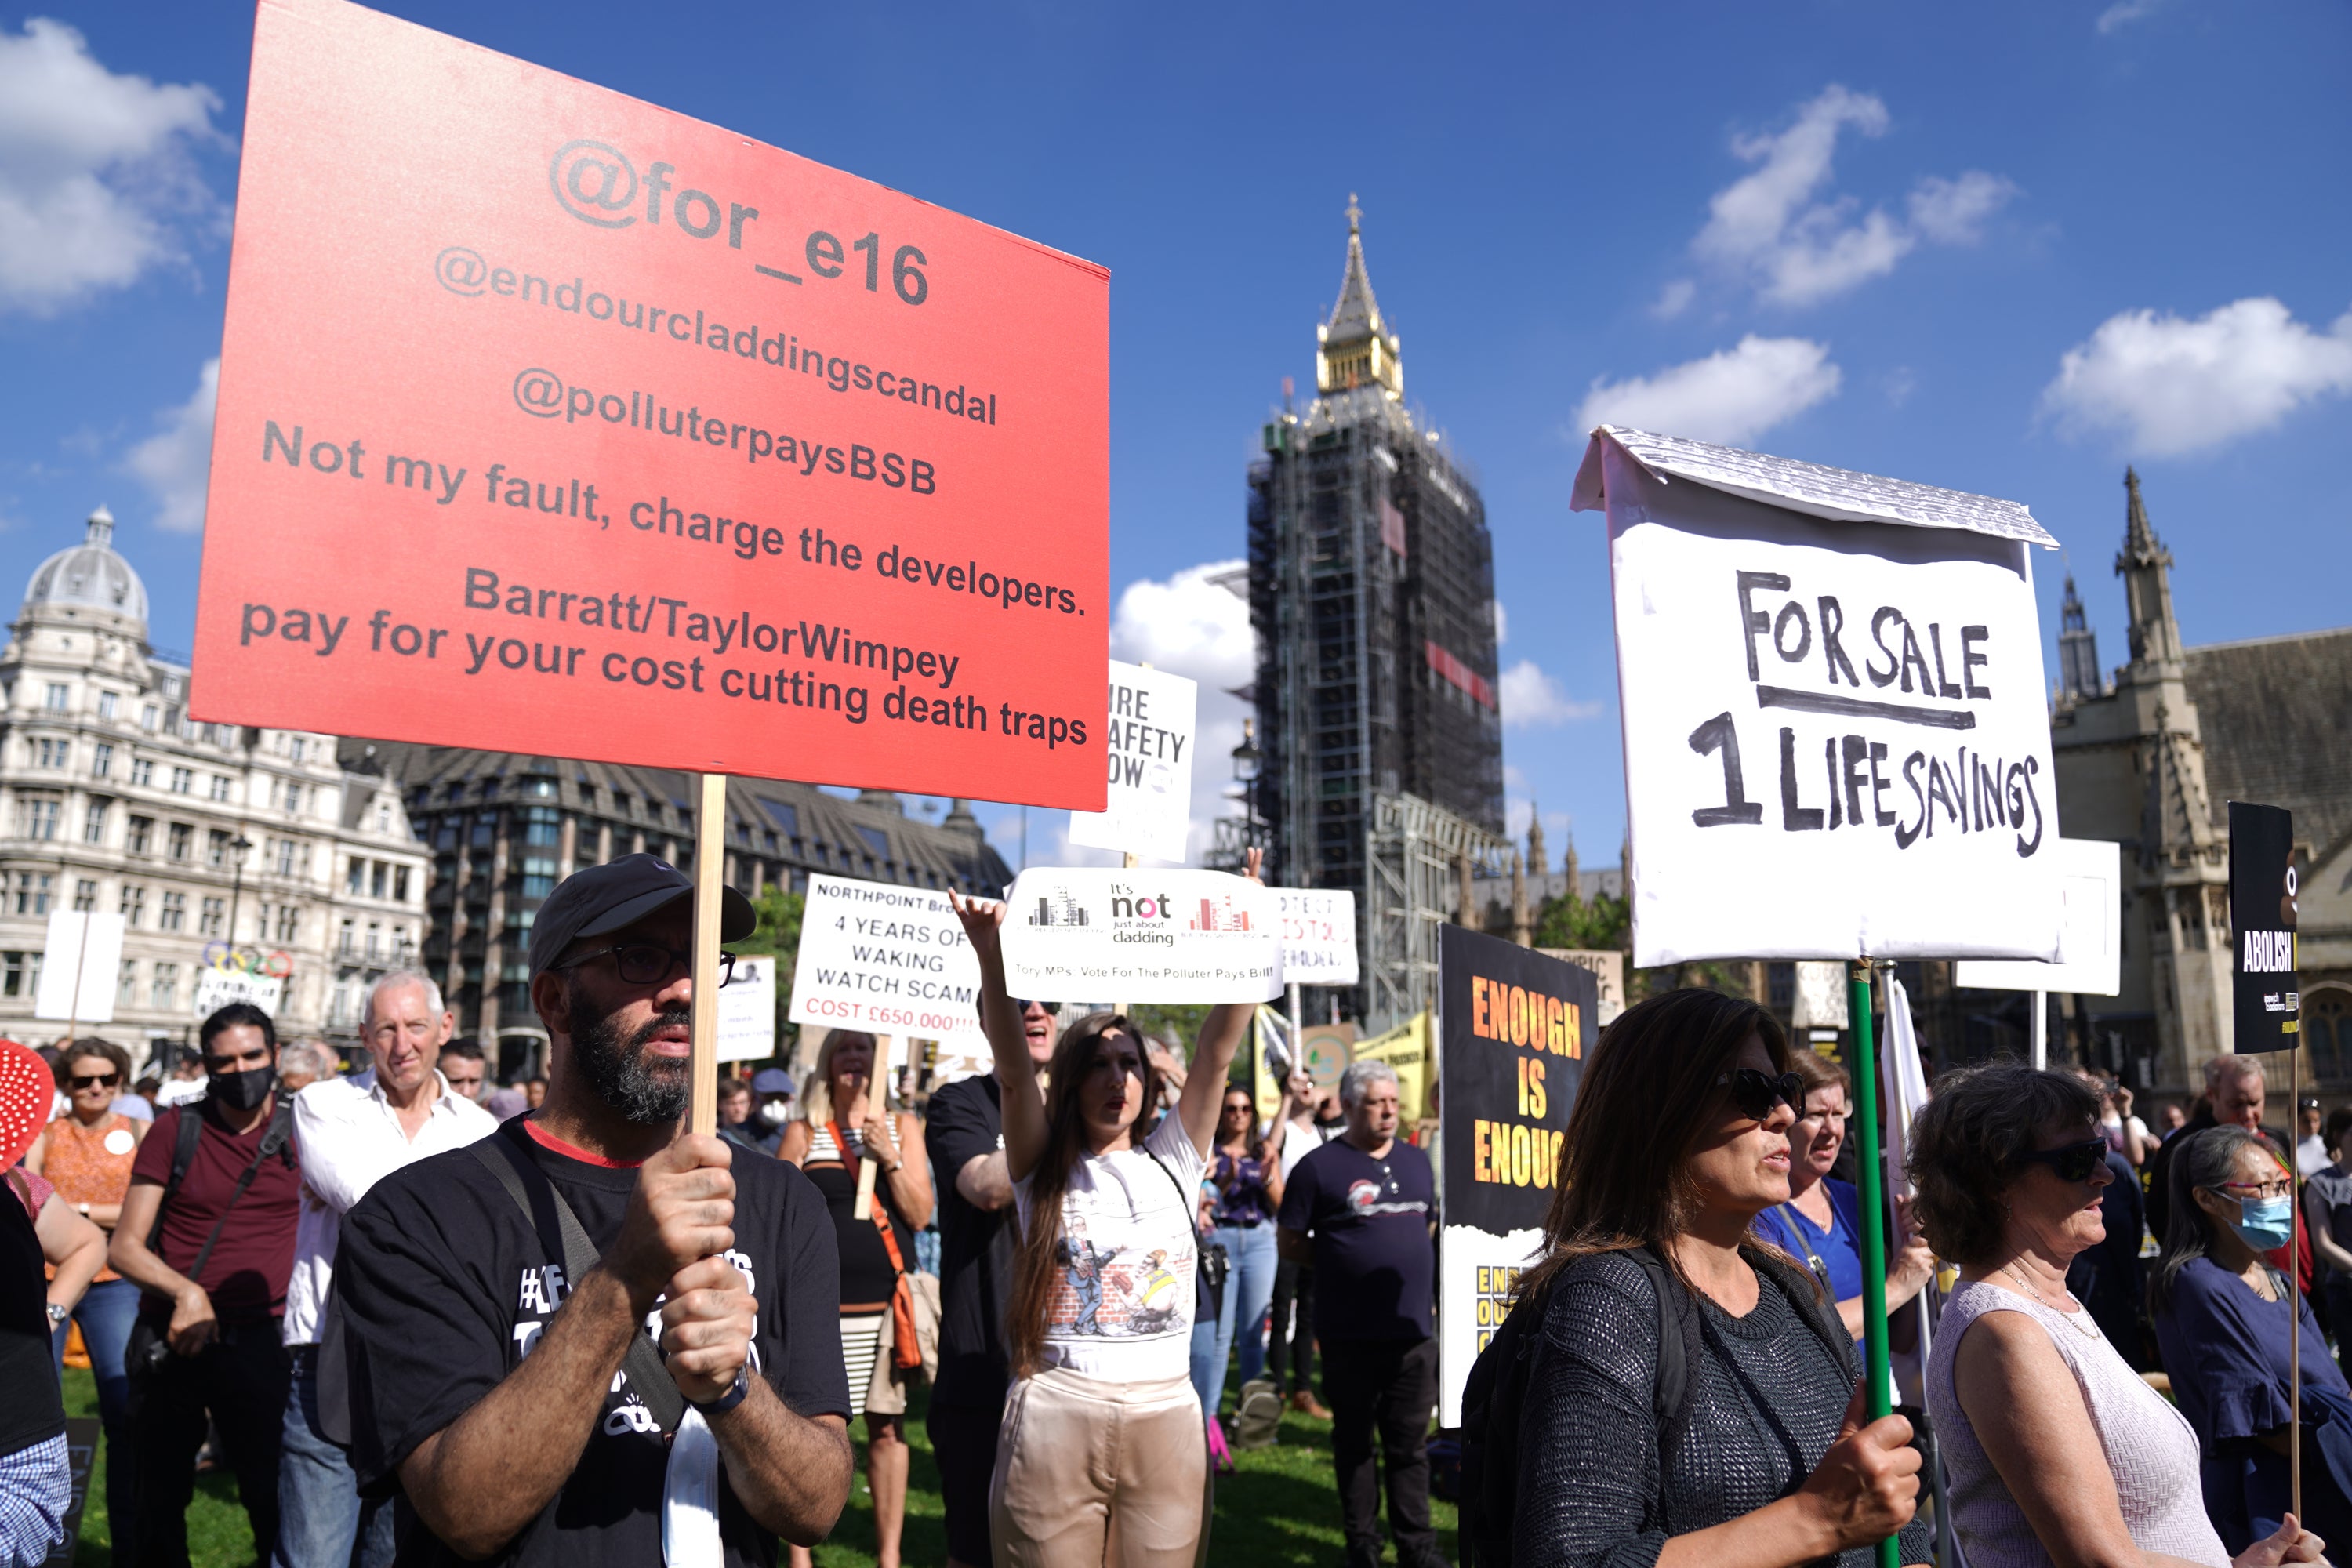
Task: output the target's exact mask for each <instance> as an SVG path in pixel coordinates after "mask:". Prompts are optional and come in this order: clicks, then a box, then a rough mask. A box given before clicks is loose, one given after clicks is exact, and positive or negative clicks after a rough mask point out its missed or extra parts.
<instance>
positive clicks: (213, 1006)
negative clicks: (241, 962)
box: [195, 969, 286, 1018]
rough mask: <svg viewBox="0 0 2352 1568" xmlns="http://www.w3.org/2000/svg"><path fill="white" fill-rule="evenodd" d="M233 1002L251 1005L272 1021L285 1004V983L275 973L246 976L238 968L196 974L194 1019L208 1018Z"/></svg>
mask: <svg viewBox="0 0 2352 1568" xmlns="http://www.w3.org/2000/svg"><path fill="white" fill-rule="evenodd" d="M232 1002H250V1003H252V1004H253V1005H255V1006H257V1007H258V1008H260V1009H261V1010H262V1011H263V1012H265V1013H267V1014H268V1015H269V1016H271V1017H272V1018H275V1017H277V1016H278V1010H279V1009H280V1008H281V1007H283V1006H284V1005H285V1002H286V982H285V981H283V980H281V979H279V978H278V976H277V975H275V974H249V973H246V972H245V971H244V970H241V969H199V970H197V971H196V996H195V1015H196V1016H197V1017H199V1018H209V1017H211V1016H213V1015H214V1014H215V1013H217V1012H219V1011H220V1010H221V1009H222V1008H224V1007H226V1006H227V1005H229V1004H231V1003H232Z"/></svg>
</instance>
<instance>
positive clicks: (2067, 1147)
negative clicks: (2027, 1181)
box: [2018, 1138, 2107, 1183]
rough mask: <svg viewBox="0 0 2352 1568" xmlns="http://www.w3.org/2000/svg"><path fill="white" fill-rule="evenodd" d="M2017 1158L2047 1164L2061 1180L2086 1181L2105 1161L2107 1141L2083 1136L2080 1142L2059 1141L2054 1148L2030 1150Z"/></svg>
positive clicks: (2027, 1162) (2029, 1162)
mask: <svg viewBox="0 0 2352 1568" xmlns="http://www.w3.org/2000/svg"><path fill="white" fill-rule="evenodd" d="M2018 1159H2019V1160H2020V1161H2021V1162H2022V1163H2025V1164H2028V1165H2047V1166H2049V1167H2050V1168H2051V1169H2052V1170H2053V1171H2055V1172H2056V1173H2058V1179H2059V1180H2060V1181H2062V1182H2078V1183H2079V1182H2087V1181H2089V1180H2090V1179H2091V1173H2092V1172H2094V1171H2095V1170H2097V1169H2098V1168H2099V1167H2100V1166H2102V1165H2104V1164H2105V1163H2107V1141H2106V1140H2105V1139H2104V1138H2085V1139H2084V1140H2083V1141H2082V1142H2080V1143H2061V1144H2059V1145H2058V1147H2056V1148H2055V1149H2035V1150H2032V1151H2030V1152H2026V1153H2023V1154H2020V1155H2019V1156H2018Z"/></svg>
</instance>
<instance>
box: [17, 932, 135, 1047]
mask: <svg viewBox="0 0 2352 1568" xmlns="http://www.w3.org/2000/svg"><path fill="white" fill-rule="evenodd" d="M122 923H123V922H122V917H121V915H95V914H76V913H74V912H73V911H72V910H52V911H50V914H49V934H48V945H47V948H46V949H45V950H44V951H43V952H42V954H41V988H40V990H39V991H38V992H37V993H35V994H34V998H33V1016H34V1017H36V1018H55V1019H57V1020H58V1022H60V1023H66V1022H70V1021H72V1020H75V1019H79V1020H80V1021H81V1022H82V1023H85V1024H107V1023H111V1022H113V1020H114V985H115V976H116V974H117V973H119V972H120V971H121V968H122ZM77 974H79V976H80V977H81V984H80V986H79V991H80V994H79V996H77V995H76V994H75V990H76V986H75V984H74V977H75V976H76V975H77Z"/></svg>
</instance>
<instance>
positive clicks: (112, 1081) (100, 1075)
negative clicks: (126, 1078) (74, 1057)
mask: <svg viewBox="0 0 2352 1568" xmlns="http://www.w3.org/2000/svg"><path fill="white" fill-rule="evenodd" d="M67 1081H68V1082H69V1083H70V1084H71V1085H72V1086H73V1087H74V1088H75V1089H112V1088H113V1087H114V1086H115V1085H116V1084H118V1083H121V1081H122V1075H121V1073H117V1072H94V1073H91V1074H89V1075H88V1076H87V1077H85V1076H83V1075H82V1074H80V1073H76V1074H75V1075H74V1076H73V1077H72V1078H71V1079H68V1080H67Z"/></svg>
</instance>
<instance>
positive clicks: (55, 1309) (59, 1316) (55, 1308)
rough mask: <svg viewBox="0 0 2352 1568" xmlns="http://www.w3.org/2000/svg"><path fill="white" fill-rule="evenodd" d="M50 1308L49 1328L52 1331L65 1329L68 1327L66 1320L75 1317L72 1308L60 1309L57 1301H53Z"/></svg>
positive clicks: (49, 1305)
mask: <svg viewBox="0 0 2352 1568" xmlns="http://www.w3.org/2000/svg"><path fill="white" fill-rule="evenodd" d="M48 1307H49V1327H50V1328H51V1329H52V1330H56V1329H62V1328H64V1327H65V1326H66V1320H67V1319H68V1318H70V1317H72V1316H73V1311H72V1310H71V1309H70V1308H67V1307H60V1306H59V1305H58V1304H57V1303H56V1302H55V1301H51V1302H50V1303H49V1304H48Z"/></svg>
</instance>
